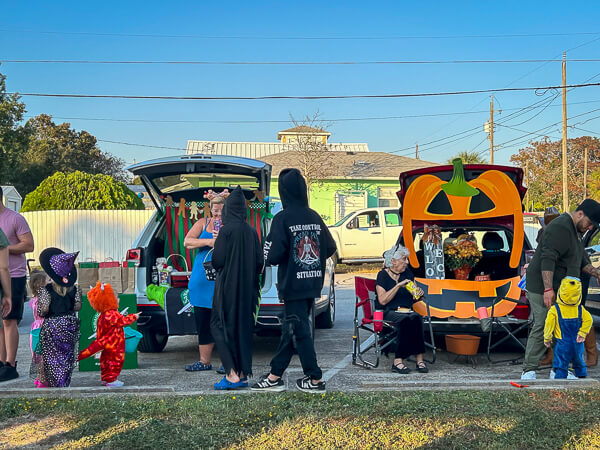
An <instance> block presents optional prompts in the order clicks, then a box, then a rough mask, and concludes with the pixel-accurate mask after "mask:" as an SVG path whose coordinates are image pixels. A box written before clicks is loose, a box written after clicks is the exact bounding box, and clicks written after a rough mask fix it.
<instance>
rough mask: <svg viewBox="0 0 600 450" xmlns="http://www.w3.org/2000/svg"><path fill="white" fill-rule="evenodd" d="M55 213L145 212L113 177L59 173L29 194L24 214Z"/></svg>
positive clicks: (80, 173)
mask: <svg viewBox="0 0 600 450" xmlns="http://www.w3.org/2000/svg"><path fill="white" fill-rule="evenodd" d="M51 209H144V203H143V202H142V200H141V199H140V198H138V197H137V196H136V195H135V193H133V192H132V191H131V190H130V189H128V188H127V186H125V184H124V183H122V182H120V181H118V180H115V179H114V178H113V177H111V176H109V175H102V174H89V173H84V172H79V171H76V172H70V173H63V172H56V173H55V174H54V175H52V176H51V177H48V178H46V179H45V180H44V181H42V183H41V184H40V185H39V186H38V187H37V189H35V190H34V191H33V192H30V193H29V194H27V196H26V197H25V201H24V202H23V207H22V209H21V211H44V210H51Z"/></svg>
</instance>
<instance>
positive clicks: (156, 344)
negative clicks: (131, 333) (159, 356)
mask: <svg viewBox="0 0 600 450" xmlns="http://www.w3.org/2000/svg"><path fill="white" fill-rule="evenodd" d="M140 333H142V339H141V340H140V343H139V345H138V350H139V351H140V352H142V353H160V352H162V351H163V349H164V348H165V346H166V345H167V341H168V340H169V336H168V335H166V334H159V333H157V332H156V331H155V330H152V329H141V330H140Z"/></svg>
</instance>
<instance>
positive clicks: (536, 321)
mask: <svg viewBox="0 0 600 450" xmlns="http://www.w3.org/2000/svg"><path fill="white" fill-rule="evenodd" d="M598 222H600V204H599V203H598V202H596V201H594V200H592V199H585V200H584V201H583V202H582V203H581V204H580V205H579V206H578V207H577V209H576V210H575V211H574V212H571V213H563V214H561V215H560V216H559V217H558V218H556V219H554V220H553V221H552V223H550V224H549V225H548V226H547V227H546V229H545V230H544V233H542V237H541V242H540V243H539V245H538V247H537V249H536V250H535V254H534V255H533V259H532V260H531V262H530V263H529V267H528V268H527V299H528V300H529V307H530V309H531V312H532V314H533V327H532V329H531V332H530V333H529V338H528V340H527V349H526V350H525V360H524V361H523V373H522V374H521V379H522V380H535V378H536V374H535V370H536V369H537V367H538V366H539V362H540V359H541V358H542V356H544V352H545V350H546V348H545V346H544V324H545V322H546V315H547V314H548V309H549V308H550V307H551V306H552V303H553V302H554V299H555V297H556V292H557V291H558V287H559V286H560V282H561V280H562V279H563V278H564V277H566V276H571V277H577V278H579V277H580V276H581V272H582V271H583V272H585V273H588V274H590V275H591V276H593V277H596V278H597V279H598V280H599V281H600V269H596V268H594V266H592V264H591V262H590V259H589V257H588V256H587V253H586V252H585V249H584V248H583V243H582V242H581V236H582V235H583V234H584V233H585V232H586V231H588V230H592V229H593V228H594V227H597V226H598Z"/></svg>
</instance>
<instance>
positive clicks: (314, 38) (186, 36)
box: [0, 29, 600, 41]
mask: <svg viewBox="0 0 600 450" xmlns="http://www.w3.org/2000/svg"><path fill="white" fill-rule="evenodd" d="M0 32H3V33H26V34H51V35H66V36H69V35H70V36H115V37H143V38H175V39H190V38H191V39H214V40H229V39H231V40H263V41H302V40H304V41H357V40H361V41H362V40H404V39H407V40H408V39H504V38H530V37H552V36H588V35H599V34H600V32H598V31H590V32H585V31H581V32H571V33H513V34H463V35H445V36H444V35H431V36H257V35H254V36H252V35H249V36H242V35H224V36H218V35H202V34H156V33H98V32H92V31H48V30H11V29H0Z"/></svg>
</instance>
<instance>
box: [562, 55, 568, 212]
mask: <svg viewBox="0 0 600 450" xmlns="http://www.w3.org/2000/svg"><path fill="white" fill-rule="evenodd" d="M566 86H567V52H563V61H562V87H563V88H562V116H563V120H562V178H563V186H562V188H563V212H569V190H568V179H567V88H566Z"/></svg>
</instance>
